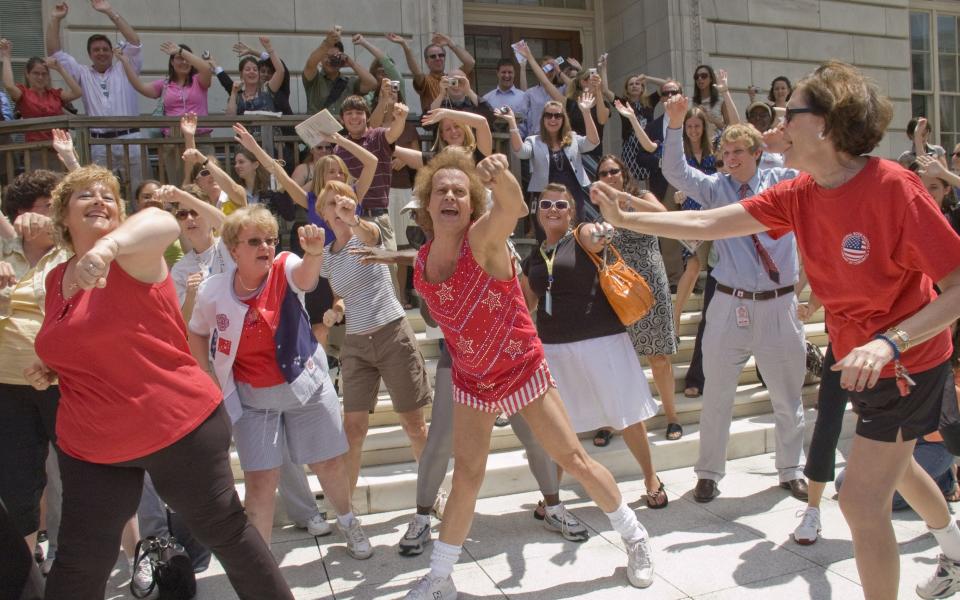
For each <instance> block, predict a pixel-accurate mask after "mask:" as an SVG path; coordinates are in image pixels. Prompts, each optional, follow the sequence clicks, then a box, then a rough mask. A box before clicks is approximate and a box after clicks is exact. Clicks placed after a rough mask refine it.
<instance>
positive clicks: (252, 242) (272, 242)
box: [240, 237, 280, 248]
mask: <svg viewBox="0 0 960 600" xmlns="http://www.w3.org/2000/svg"><path fill="white" fill-rule="evenodd" d="M278 242H280V238H275V237H268V238H250V239H249V240H240V243H241V244H246V245H248V246H250V247H251V248H259V247H260V246H261V245H263V244H266V245H267V246H270V247H271V248H272V247H274V246H276V245H277V243H278Z"/></svg>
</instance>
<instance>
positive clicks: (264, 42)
mask: <svg viewBox="0 0 960 600" xmlns="http://www.w3.org/2000/svg"><path fill="white" fill-rule="evenodd" d="M257 39H259V40H260V45H261V46H263V49H264V50H265V51H266V52H267V54H270V53H271V52H273V44H271V42H270V38H269V37H267V36H265V35H261V36H260V37H259V38H257Z"/></svg>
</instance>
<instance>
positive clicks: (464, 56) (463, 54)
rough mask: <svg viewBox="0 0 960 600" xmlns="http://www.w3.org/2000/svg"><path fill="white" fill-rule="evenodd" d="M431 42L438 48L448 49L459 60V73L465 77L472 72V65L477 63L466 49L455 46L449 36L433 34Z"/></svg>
mask: <svg viewBox="0 0 960 600" xmlns="http://www.w3.org/2000/svg"><path fill="white" fill-rule="evenodd" d="M431 41H432V43H434V44H436V45H438V46H446V47H447V48H450V50H451V51H452V52H453V53H454V54H456V55H457V58H459V59H460V62H461V67H460V70H461V71H463V72H464V73H466V74H467V75H469V74H470V73H471V72H473V67H474V65H476V64H477V61H475V60H474V59H473V57H472V56H470V53H469V52H467V50H466V48H461V47H460V46H457V45H456V44H455V43H454V42H453V39H452V38H451V37H450V36H448V35H446V34H443V33H434V34H433V40H431Z"/></svg>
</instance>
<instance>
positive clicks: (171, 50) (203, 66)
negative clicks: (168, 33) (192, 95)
mask: <svg viewBox="0 0 960 600" xmlns="http://www.w3.org/2000/svg"><path fill="white" fill-rule="evenodd" d="M160 49H161V50H163V52H164V53H165V54H168V55H170V56H174V55H176V56H179V57H180V58H182V59H183V60H185V61H187V62H188V63H190V66H191V67H193V68H194V69H196V70H197V74H196V77H197V78H198V80H199V81H200V87H202V88H204V89H206V88H209V87H210V82H211V81H213V73H212V72H211V71H210V65H208V64H207V61H205V60H203V59H202V58H201V57H199V56H197V55H196V54H194V53H193V52H190V51H189V50H187V49H185V48H184V47H183V46H178V45H177V44H174V43H173V42H163V43H162V44H160Z"/></svg>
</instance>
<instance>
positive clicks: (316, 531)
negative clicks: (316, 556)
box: [297, 513, 333, 537]
mask: <svg viewBox="0 0 960 600" xmlns="http://www.w3.org/2000/svg"><path fill="white" fill-rule="evenodd" d="M297 527H298V528H300V529H306V530H307V533H309V534H310V535H313V536H317V537H323V536H325V535H330V534H331V533H333V527H330V523H327V522H326V521H324V520H323V515H321V514H320V513H317V514H315V515H313V516H312V517H310V518H309V519H307V522H306V523H304V524H303V525H300V524H299V523H297Z"/></svg>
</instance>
